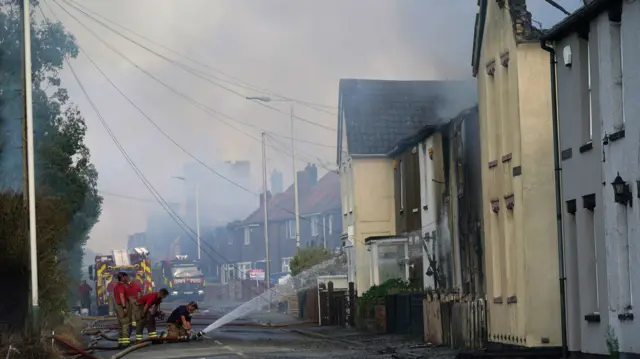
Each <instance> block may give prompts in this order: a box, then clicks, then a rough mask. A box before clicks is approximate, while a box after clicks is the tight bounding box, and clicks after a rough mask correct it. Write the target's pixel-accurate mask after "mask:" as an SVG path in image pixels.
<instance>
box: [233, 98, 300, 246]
mask: <svg viewBox="0 0 640 359" xmlns="http://www.w3.org/2000/svg"><path fill="white" fill-rule="evenodd" d="M246 99H247V100H252V101H260V102H276V101H277V102H289V103H290V108H289V113H290V119H291V149H292V151H291V162H292V167H293V198H294V206H295V212H296V213H295V216H296V235H295V237H296V248H298V249H299V248H300V205H299V201H298V174H297V172H296V142H295V135H294V131H293V119H294V117H295V116H294V115H293V101H291V100H288V99H274V98H271V97H266V96H247V97H246Z"/></svg>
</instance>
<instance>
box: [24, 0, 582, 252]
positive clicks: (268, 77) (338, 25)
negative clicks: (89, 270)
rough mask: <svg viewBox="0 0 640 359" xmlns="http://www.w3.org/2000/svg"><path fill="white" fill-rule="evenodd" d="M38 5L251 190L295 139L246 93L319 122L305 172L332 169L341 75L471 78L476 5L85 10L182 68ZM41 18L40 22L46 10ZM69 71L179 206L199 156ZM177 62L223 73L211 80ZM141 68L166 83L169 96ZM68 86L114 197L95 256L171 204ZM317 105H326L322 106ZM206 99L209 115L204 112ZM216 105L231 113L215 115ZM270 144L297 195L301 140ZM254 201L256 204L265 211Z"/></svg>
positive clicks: (545, 21) (555, 15) (87, 6)
mask: <svg viewBox="0 0 640 359" xmlns="http://www.w3.org/2000/svg"><path fill="white" fill-rule="evenodd" d="M557 2H558V3H560V4H561V5H562V6H564V7H565V8H567V10H569V11H573V10H575V9H576V8H577V7H578V6H579V5H580V3H581V1H580V0H557ZM41 3H42V9H43V11H44V16H46V17H48V18H50V19H52V20H55V19H56V18H57V19H59V20H60V21H61V22H62V23H63V24H64V26H65V27H66V28H67V30H68V31H70V32H71V33H73V34H74V35H75V37H76V39H77V42H78V45H79V46H80V48H81V50H82V52H85V53H86V54H88V55H89V56H90V57H91V58H92V59H93V60H94V61H95V62H96V64H97V65H98V66H99V67H100V68H101V70H102V71H103V72H104V73H105V74H106V75H107V76H108V78H109V79H110V80H111V81H112V82H113V83H114V84H115V85H116V86H118V87H119V88H120V90H121V91H122V92H123V93H124V94H125V95H126V96H127V97H128V98H129V99H130V100H131V101H132V102H134V103H135V104H136V105H137V106H138V107H139V108H141V109H142V110H143V111H144V112H145V113H146V115H148V116H149V117H150V118H151V119H152V120H153V121H155V122H156V123H157V125H158V126H159V127H160V128H161V129H162V130H163V131H164V132H165V133H167V134H168V135H169V136H170V137H171V139H172V140H173V141H175V143H177V144H179V145H180V146H181V147H182V148H184V149H185V150H186V151H188V152H190V153H192V154H193V155H194V156H195V157H197V158H198V159H200V160H201V161H202V162H204V163H206V164H207V165H208V166H209V167H211V168H213V169H216V168H217V167H216V166H218V165H219V163H220V162H221V161H227V160H232V161H233V160H249V161H251V181H250V184H249V185H247V186H248V187H250V188H247V190H248V191H250V192H253V193H256V194H257V193H260V190H261V189H260V187H261V174H262V172H261V143H260V135H261V131H262V130H265V131H269V132H273V133H276V134H278V135H280V136H285V137H289V136H290V131H291V130H290V126H289V124H290V121H289V115H288V113H289V109H290V103H287V102H284V101H283V102H271V103H268V106H271V107H273V108H275V110H274V109H269V108H266V107H264V106H260V105H259V104H256V103H254V102H252V101H249V100H247V99H245V97H246V96H265V95H264V93H260V92H259V91H256V90H252V89H256V87H258V88H260V89H263V90H265V89H266V90H268V91H267V92H269V93H275V94H279V95H283V96H286V97H288V98H293V99H295V100H297V101H298V102H294V103H293V106H294V111H295V114H296V116H299V117H300V118H303V119H305V120H308V121H310V122H314V123H317V124H320V126H316V125H312V124H309V123H307V122H304V121H302V120H297V121H295V138H297V139H298V140H299V142H297V143H296V145H297V147H298V148H297V149H298V154H299V155H300V157H301V158H300V159H299V160H298V161H296V166H297V167H298V169H302V168H303V167H304V165H305V163H306V162H310V161H313V162H316V163H318V164H319V166H321V167H326V168H327V169H331V168H335V158H336V154H335V151H336V149H335V145H336V132H335V130H334V129H335V127H336V123H337V116H336V115H335V113H336V111H337V109H336V107H337V97H338V82H339V80H340V79H341V78H370V79H389V80H444V79H450V80H462V79H467V80H468V79H471V67H470V63H471V49H472V36H473V26H474V20H475V14H476V12H477V5H476V4H477V1H476V0H446V1H445V0H396V1H392V0H322V1H320V0H298V1H286V0H262V1H258V0H181V1H178V0H136V1H125V0H110V1H103V0H82V1H81V2H80V4H81V5H82V6H83V7H84V11H86V12H87V13H88V14H90V15H92V16H94V17H95V18H96V19H98V20H101V21H103V22H104V23H105V24H107V25H109V26H111V27H112V28H113V29H115V30H117V31H120V32H122V33H123V34H126V35H127V36H129V37H130V38H131V39H133V40H135V41H137V42H139V43H140V44H142V45H143V46H146V47H148V48H149V49H151V50H152V51H155V52H157V53H159V54H161V56H165V57H166V58H169V59H170V60H171V61H173V63H172V62H171V61H167V60H166V59H163V58H162V57H161V56H158V55H156V54H153V53H152V52H150V51H147V50H145V49H144V48H142V47H141V46H139V45H136V44H134V43H131V42H129V41H128V40H126V39H124V38H122V37H120V36H119V35H117V34H116V33H114V32H112V31H111V30H109V29H107V28H105V27H103V26H101V25H100V24H99V23H98V22H96V21H95V20H92V19H90V18H88V17H86V16H85V15H83V14H82V13H80V12H78V11H77V10H75V9H74V8H73V7H72V6H71V5H70V4H69V3H66V2H64V1H63V0H57V3H58V4H60V5H62V6H63V7H64V8H65V9H67V11H69V13H71V14H73V16H75V17H76V18H77V19H78V20H80V22H82V23H83V24H84V25H85V26H86V27H87V28H89V29H90V30H88V29H87V28H85V27H84V26H83V25H81V24H80V23H78V22H77V21H76V20H74V18H73V17H71V16H70V15H69V14H67V13H66V12H65V11H63V10H62V9H61V8H60V7H59V6H58V5H56V3H54V2H53V0H46V1H43V0H41ZM528 7H529V9H530V11H531V12H532V14H533V18H534V20H536V21H538V22H541V23H542V26H543V27H547V28H548V27H551V26H552V25H553V24H554V23H556V22H557V21H559V20H561V19H562V18H563V17H564V15H563V14H562V13H561V12H559V11H558V10H556V9H554V8H553V7H551V6H550V5H548V4H547V3H546V2H545V1H544V0H529V1H528ZM54 14H55V16H54ZM36 17H37V18H41V17H42V15H41V14H40V13H39V12H38V13H37V15H36ZM101 17H103V18H101ZM104 18H106V19H108V20H105V19H104ZM109 21H112V22H109ZM114 23H115V24H117V25H114ZM120 26H122V27H124V28H126V29H129V30H131V31H133V32H134V33H136V34H138V35H142V36H143V37H145V38H147V39H149V40H152V41H153V42H156V43H157V44H160V45H161V46H162V47H159V46H157V45H155V44H153V43H151V42H149V41H148V40H145V39H144V38H141V37H139V36H137V35H135V34H132V33H131V32H127V30H125V29H123V28H122V27H120ZM92 32H93V33H95V34H96V35H97V36H98V37H95V36H94V35H92ZM99 39H102V41H104V42H106V43H107V44H109V46H111V49H110V48H109V47H107V46H105V45H104V44H103V43H102V42H101V41H100V40H99ZM163 47H165V48H163ZM166 48H168V49H170V50H171V51H169V50H167V49H166ZM113 49H116V50H117V51H119V52H120V53H122V54H123V55H124V56H126V57H128V58H129V59H130V60H126V59H125V58H124V57H122V56H120V55H118V53H116V52H115V51H114V50H113ZM172 51H174V52H177V53H180V54H184V55H186V56H179V55H176V54H175V53H174V52H172ZM191 59H193V60H196V61H197V62H198V63H200V64H198V63H196V62H193V61H192V60H191ZM131 62H133V63H135V65H133V64H132V63H131ZM176 62H177V63H178V65H176ZM71 64H72V66H73V68H74V70H75V71H76V73H77V75H78V77H79V78H80V81H81V82H82V83H83V85H84V87H85V88H86V90H87V92H88V94H89V96H91V98H92V100H93V102H94V103H95V105H96V106H97V108H98V109H99V110H100V112H101V114H102V116H103V117H104V119H105V121H106V122H107V123H108V124H109V126H110V127H111V129H112V131H113V132H114V134H115V135H116V137H117V138H118V140H119V141H120V143H121V144H122V146H123V147H124V149H125V150H126V151H127V152H128V154H129V155H130V157H131V158H132V160H133V161H134V162H135V163H136V165H137V166H138V167H139V168H140V170H141V172H142V173H144V175H145V176H146V177H147V178H148V180H149V181H150V183H151V184H152V185H153V186H154V187H155V188H156V189H157V191H158V192H159V193H160V194H161V195H162V196H163V197H164V198H165V199H166V200H167V201H173V202H182V201H183V200H184V198H185V189H184V183H182V182H180V181H178V180H176V179H172V176H181V175H183V166H184V164H186V163H189V162H194V159H193V158H192V157H190V156H189V155H187V154H186V153H185V152H184V151H183V150H182V149H180V148H178V147H177V146H176V144H175V143H173V142H172V140H169V139H167V138H166V137H165V136H163V135H162V134H161V132H160V131H159V130H158V129H157V128H155V127H154V126H153V125H152V124H151V123H150V122H149V121H148V120H147V119H146V118H145V117H144V116H143V115H141V113H140V112H138V111H137V110H136V109H135V108H134V107H133V106H132V105H131V104H130V103H129V102H128V101H127V100H126V99H125V98H124V97H123V96H121V95H120V94H119V92H118V91H117V90H115V89H114V88H113V87H112V86H111V85H110V83H109V81H108V80H107V79H105V77H103V76H102V75H101V73H100V72H99V71H98V70H97V69H96V68H95V67H94V66H93V65H92V63H91V62H90V61H89V60H88V59H87V57H85V56H84V55H83V54H81V55H80V56H79V57H78V58H77V59H74V60H72V62H71ZM180 64H186V65H188V66H190V67H192V68H194V69H196V73H200V74H202V73H204V74H208V75H205V76H215V77H216V78H217V79H214V80H213V81H209V82H208V81H206V80H203V79H202V78H200V77H197V76H194V75H193V74H192V73H190V72H189V71H187V70H185V69H184V65H182V66H183V67H180V66H181V65H180ZM201 64H204V65H206V67H205V66H202V65H201ZM141 69H142V70H144V71H146V72H148V73H149V74H151V75H152V76H155V77H156V78H157V79H158V80H159V81H162V82H164V83H166V84H167V85H168V88H167V87H165V86H164V85H162V84H159V83H158V82H157V81H156V80H154V79H153V78H151V77H150V76H149V75H148V74H145V73H144V72H143V71H141ZM190 71H193V70H190ZM227 75H231V76H233V78H232V77H228V76H227ZM61 78H62V86H63V87H66V88H67V89H68V90H69V94H70V97H71V100H72V101H73V102H75V103H76V104H78V106H79V107H80V109H81V110H82V111H83V113H84V115H85V118H86V121H87V126H88V128H89V130H88V134H87V138H86V143H87V144H88V146H89V148H90V150H91V154H92V162H93V163H94V164H95V165H96V167H97V169H98V172H99V181H98V186H99V190H100V191H101V192H102V195H103V196H104V204H103V211H102V216H101V217H100V221H99V223H98V224H97V225H96V226H95V227H94V228H93V230H92V232H91V234H90V240H89V242H88V248H90V249H91V250H93V251H98V252H106V251H109V250H111V249H114V248H124V247H125V246H126V240H127V236H128V235H129V234H132V233H134V232H139V231H144V230H145V228H146V219H147V216H148V214H149V213H151V212H152V211H161V210H162V209H161V208H160V207H159V205H158V204H157V203H154V200H153V197H152V196H151V195H150V193H149V192H148V190H147V188H146V187H145V186H144V185H143V184H142V182H141V181H140V180H139V179H138V177H137V176H136V174H135V173H134V171H133V170H132V169H131V168H130V166H129V164H128V163H127V161H126V160H125V159H124V157H123V156H122V155H121V154H120V152H119V151H118V149H117V147H116V146H115V145H114V143H113V142H112V140H111V138H110V137H109V136H108V134H107V132H106V130H105V129H104V128H103V126H102V124H101V122H100V121H99V120H98V118H97V116H96V115H95V114H94V113H93V112H92V109H91V106H90V105H89V102H88V101H87V100H86V98H85V97H84V95H83V93H82V91H81V90H80V88H79V86H78V85H77V83H76V82H75V80H74V78H73V76H72V75H71V72H70V71H69V69H64V70H63V71H62V72H61ZM209 78H210V79H211V77H209ZM234 78H235V79H234ZM236 79H240V80H242V81H244V84H241V85H242V86H241V87H240V86H237V85H234V84H233V83H235V84H238V81H237V80H236ZM225 81H226V82H225ZM211 82H213V83H211ZM229 82H231V83H232V84H229ZM247 83H248V84H250V85H251V86H248V85H247ZM220 85H221V86H225V87H227V89H223V88H221V87H220ZM170 89H173V90H174V91H176V92H178V93H179V94H176V93H175V92H172V91H171V90H170ZM230 90H231V91H230ZM180 94H182V95H180ZM194 102H195V103H194ZM306 103H313V104H317V105H321V107H316V109H313V108H310V107H309V106H306ZM203 105H204V106H206V107H208V108H209V110H207V109H205V110H203V108H202V106H203ZM314 106H315V105H314ZM317 109H321V111H319V110H317ZM211 110H214V111H215V112H217V113H222V114H224V115H217V116H212V115H211ZM207 112H209V113H207ZM226 116H228V117H226ZM230 118H232V119H230ZM237 121H240V122H237ZM240 123H245V124H249V126H247V125H242V124H240ZM256 127H257V128H256ZM234 128H235V129H234ZM327 128H328V129H327ZM272 137H275V136H268V137H267V142H268V143H269V146H273V147H276V148H278V149H279V150H276V149H274V148H273V147H267V155H266V157H267V168H268V171H269V172H270V171H271V170H272V169H278V170H280V171H282V172H283V173H284V182H285V187H286V186H288V185H289V184H290V183H291V179H292V176H291V172H292V170H291V168H292V166H291V157H290V154H288V153H287V152H288V151H289V148H290V140H289V139H287V138H282V137H280V138H278V137H275V139H273V138H272ZM305 141H307V142H314V143H317V144H310V143H307V142H305ZM318 144H321V145H322V146H321V145H318ZM209 175H210V176H215V175H214V174H213V173H210V174H209ZM125 197H130V198H125ZM230 200H232V199H230ZM257 203H258V198H257V197H256V198H255V206H257ZM250 205H251V206H253V205H254V203H251V204H250ZM247 214H248V213H247Z"/></svg>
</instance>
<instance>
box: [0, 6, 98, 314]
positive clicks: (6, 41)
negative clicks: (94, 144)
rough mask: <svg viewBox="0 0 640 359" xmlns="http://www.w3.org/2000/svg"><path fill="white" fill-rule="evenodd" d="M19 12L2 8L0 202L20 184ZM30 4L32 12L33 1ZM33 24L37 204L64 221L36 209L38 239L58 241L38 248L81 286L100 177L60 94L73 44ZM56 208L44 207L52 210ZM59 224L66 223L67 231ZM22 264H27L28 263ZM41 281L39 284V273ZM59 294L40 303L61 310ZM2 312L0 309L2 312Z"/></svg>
mask: <svg viewBox="0 0 640 359" xmlns="http://www.w3.org/2000/svg"><path fill="white" fill-rule="evenodd" d="M16 4H17V2H16V1H15V0H0V134H2V136H0V194H2V193H4V194H6V195H9V196H10V195H11V194H12V193H20V192H22V181H23V179H22V154H21V152H22V128H21V122H22V103H21V102H22V101H21V88H22V86H21V81H22V79H21V58H22V56H21V48H20V47H21V42H22V41H21V31H20V30H21V25H20V12H19V7H18V6H17V5H16ZM32 4H34V5H37V3H36V2H34V1H32ZM32 21H33V22H32V32H31V35H32V36H31V51H32V76H33V115H34V142H35V151H36V152H35V158H36V171H35V172H36V173H35V176H36V196H37V198H38V199H39V200H38V203H44V202H42V201H41V200H40V199H46V198H51V199H55V203H56V206H55V211H56V212H57V213H55V215H56V216H60V215H61V216H62V217H56V218H57V219H56V220H47V219H45V218H46V217H47V216H48V215H51V216H53V215H54V213H47V212H46V211H44V210H43V209H42V208H39V209H38V210H39V214H38V218H40V217H41V216H42V217H43V220H42V221H40V222H38V233H39V234H43V236H46V235H47V234H49V235H54V236H55V237H56V239H57V240H56V241H48V242H46V243H47V245H52V246H55V247H54V248H39V255H40V256H42V255H44V254H43V253H45V252H46V251H49V252H47V253H48V256H47V257H46V258H44V259H47V260H54V261H55V266H56V268H58V269H60V270H62V271H63V273H64V274H66V275H69V276H70V279H73V280H78V279H79V278H80V276H81V263H82V254H83V247H84V245H85V244H86V241H87V239H88V233H89V231H90V230H91V228H92V227H93V226H94V225H95V223H96V222H97V220H98V217H99V215H100V212H101V205H102V198H101V197H100V196H99V195H98V192H97V178H98V173H97V171H96V169H95V167H94V166H93V164H91V161H90V152H89V149H88V148H87V146H86V144H85V143H84V137H85V134H86V130H87V127H86V124H85V121H84V118H83V116H82V114H81V113H80V111H79V109H78V108H77V107H76V106H75V105H74V104H73V103H71V101H70V99H69V95H68V93H67V91H66V89H64V88H62V87H61V81H60V78H59V76H58V73H59V71H60V70H62V68H63V65H64V61H65V59H70V58H75V57H76V56H77V55H78V48H77V46H76V44H75V38H74V37H73V35H71V34H70V33H68V32H67V31H66V30H65V29H64V27H63V26H62V24H60V23H53V22H47V21H45V22H40V23H38V22H36V21H35V20H32ZM39 206H40V205H39ZM12 208H17V207H12ZM53 208H54V207H52V206H49V207H48V209H49V210H54V209H53ZM42 211H44V212H42ZM40 212H42V213H40ZM60 218H64V219H65V221H64V223H61V221H60ZM11 226H12V224H11V223H8V222H4V223H3V219H2V218H0V227H5V228H12V227H11ZM7 241H8V242H12V241H13V242H15V243H18V244H19V243H20V242H24V233H20V232H19V231H18V232H15V233H14V235H13V236H12V237H9V238H8V239H7ZM1 259H2V258H1V254H0V260H1ZM20 259H21V260H24V261H28V258H20ZM0 262H1V261H0ZM27 263H28V262H27ZM3 264H4V265H6V264H5V263H0V271H2V270H3V268H2V265H3ZM39 272H40V271H39ZM39 275H40V276H41V277H42V275H43V273H42V272H40V273H39ZM43 282H44V281H43V280H41V281H40V287H41V288H40V289H41V292H42V289H43V288H45V287H44V286H45V284H44V283H43ZM67 282H69V281H68V280H67ZM71 283H73V281H71ZM59 289H60V288H58V292H57V293H53V292H51V291H49V292H47V295H49V296H50V297H46V298H42V300H43V301H44V302H46V301H47V300H50V301H51V302H56V303H58V305H62V304H61V303H60V302H58V301H57V300H58V299H59V298H60V297H61V296H62V298H68V296H64V294H65V293H60V292H59ZM43 293H44V292H43ZM43 295H44V294H43ZM56 297H57V298H56ZM3 304H5V303H0V306H1V305H3ZM66 304H67V305H68V303H66ZM61 309H62V308H61Z"/></svg>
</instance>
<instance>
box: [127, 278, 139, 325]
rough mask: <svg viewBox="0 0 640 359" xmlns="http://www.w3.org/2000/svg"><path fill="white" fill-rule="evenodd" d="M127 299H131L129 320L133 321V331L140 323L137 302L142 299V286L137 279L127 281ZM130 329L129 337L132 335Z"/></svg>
mask: <svg viewBox="0 0 640 359" xmlns="http://www.w3.org/2000/svg"><path fill="white" fill-rule="evenodd" d="M126 291H127V298H128V299H129V320H131V327H130V328H131V329H132V328H135V327H136V322H137V321H138V319H139V318H138V311H137V310H136V302H137V301H138V299H139V298H140V297H142V286H141V285H140V283H139V281H138V280H137V279H136V278H131V277H129V278H128V281H127V289H126ZM131 329H129V332H128V333H129V335H131Z"/></svg>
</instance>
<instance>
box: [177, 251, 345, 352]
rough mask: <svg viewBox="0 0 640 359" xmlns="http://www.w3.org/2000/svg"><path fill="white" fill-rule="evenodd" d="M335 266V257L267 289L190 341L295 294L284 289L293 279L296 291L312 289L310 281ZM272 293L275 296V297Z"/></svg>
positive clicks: (313, 284)
mask: <svg viewBox="0 0 640 359" xmlns="http://www.w3.org/2000/svg"><path fill="white" fill-rule="evenodd" d="M335 264H340V258H337V257H334V258H331V259H329V260H327V261H325V262H322V263H320V264H318V265H315V266H313V267H311V268H309V269H307V270H305V271H303V272H302V273H300V274H298V275H297V276H295V278H294V277H291V278H290V279H289V280H288V281H287V282H286V283H283V284H277V285H276V286H275V288H267V290H266V291H265V292H264V293H262V294H260V295H259V296H257V297H255V298H253V299H251V300H249V301H248V302H245V303H243V304H241V305H240V306H239V307H237V308H235V309H234V310H232V311H230V312H229V313H227V314H225V315H224V316H222V317H221V318H220V319H218V320H216V321H215V322H213V323H211V324H209V326H207V327H206V328H204V329H203V330H201V331H199V332H197V333H196V334H193V335H192V336H191V338H190V339H192V340H195V339H199V338H201V337H203V336H205V334H208V333H210V332H212V331H213V330H215V329H218V328H220V327H221V326H223V325H226V324H229V323H230V322H231V321H233V320H234V319H237V318H241V317H245V316H247V315H248V314H250V313H252V312H254V311H256V310H258V309H259V308H260V307H262V306H263V305H264V303H263V301H265V302H266V303H267V304H268V305H271V304H272V303H273V302H275V301H277V300H279V299H280V298H282V297H284V296H286V294H283V292H285V293H287V294H291V293H295V291H291V292H288V291H287V290H286V289H292V288H293V283H294V279H295V282H296V283H297V285H296V287H298V288H297V289H298V290H300V289H305V288H312V287H314V286H315V285H316V284H315V281H312V280H311V279H314V278H317V277H318V275H320V272H321V271H323V270H325V269H327V268H328V267H330V266H332V265H335ZM343 269H344V268H343ZM341 272H342V271H341ZM288 287H289V288H288ZM272 293H273V294H275V296H274V295H273V294H272Z"/></svg>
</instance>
